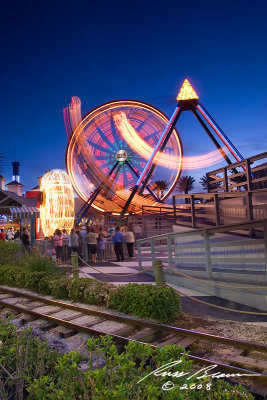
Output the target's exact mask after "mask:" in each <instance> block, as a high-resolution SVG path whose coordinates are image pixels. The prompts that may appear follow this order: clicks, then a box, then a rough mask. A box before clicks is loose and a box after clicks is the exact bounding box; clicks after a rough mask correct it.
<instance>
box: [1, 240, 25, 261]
mask: <svg viewBox="0 0 267 400" xmlns="http://www.w3.org/2000/svg"><path fill="white" fill-rule="evenodd" d="M20 254H21V246H20V245H19V244H18V243H14V242H2V241H0V265H1V264H8V263H12V262H15V261H16V260H18V259H19V257H20Z"/></svg>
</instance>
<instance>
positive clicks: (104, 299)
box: [84, 279, 114, 305]
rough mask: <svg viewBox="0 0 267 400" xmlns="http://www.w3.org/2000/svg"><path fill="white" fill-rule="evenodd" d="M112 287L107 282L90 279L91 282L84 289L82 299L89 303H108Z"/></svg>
mask: <svg viewBox="0 0 267 400" xmlns="http://www.w3.org/2000/svg"><path fill="white" fill-rule="evenodd" d="M113 288H114V286H113V285H111V284H110V283H107V282H99V281H97V280H95V279H92V282H90V284H89V285H88V287H87V288H86V289H85V291H84V301H85V302H86V303H89V304H106V305H108V301H109V293H110V292H111V290H112V289H113Z"/></svg>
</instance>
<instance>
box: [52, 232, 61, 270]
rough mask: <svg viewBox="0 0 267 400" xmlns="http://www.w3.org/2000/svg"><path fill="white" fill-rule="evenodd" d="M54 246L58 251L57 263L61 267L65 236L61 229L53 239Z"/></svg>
mask: <svg viewBox="0 0 267 400" xmlns="http://www.w3.org/2000/svg"><path fill="white" fill-rule="evenodd" d="M53 244H54V247H55V250H56V257H57V263H58V265H59V264H61V260H62V249H63V235H62V232H61V230H60V229H57V230H56V232H55V236H54V237H53Z"/></svg>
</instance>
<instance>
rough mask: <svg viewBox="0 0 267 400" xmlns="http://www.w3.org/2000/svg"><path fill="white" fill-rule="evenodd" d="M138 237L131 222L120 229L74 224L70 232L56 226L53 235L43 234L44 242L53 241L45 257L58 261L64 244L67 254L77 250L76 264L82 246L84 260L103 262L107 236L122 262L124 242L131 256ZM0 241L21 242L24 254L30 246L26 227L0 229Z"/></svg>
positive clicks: (139, 235) (138, 233)
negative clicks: (45, 235)
mask: <svg viewBox="0 0 267 400" xmlns="http://www.w3.org/2000/svg"><path fill="white" fill-rule="evenodd" d="M140 237H141V229H140V227H138V226H137V227H136V226H135V230H134V229H133V227H132V225H131V224H129V225H128V226H127V227H122V228H120V227H119V226H117V225H116V226H115V227H113V228H108V227H107V226H105V225H98V224H93V225H91V226H88V225H82V226H80V225H75V227H74V228H73V229H71V231H70V232H69V234H68V233H67V231H66V230H65V229H63V230H60V229H56V230H55V232H54V234H53V236H52V237H45V240H47V241H51V240H52V246H49V247H48V246H47V248H46V250H45V256H46V257H48V258H52V259H53V260H55V261H57V263H58V264H61V263H62V259H63V246H67V247H68V254H67V255H68V256H70V255H71V253H72V252H76V253H78V256H79V264H81V263H82V261H81V259H82V257H83V258H85V254H84V253H85V251H84V249H85V248H86V250H87V259H90V260H91V261H92V263H96V261H97V260H98V261H104V255H105V247H106V241H107V240H108V239H109V240H110V241H112V243H113V247H114V252H115V254H116V258H117V261H124V259H125V254H124V253H125V251H124V246H123V244H124V243H125V244H126V247H127V252H128V256H129V257H134V249H135V242H136V240H138V239H140ZM0 240H1V241H6V240H7V241H18V242H21V243H22V244H23V246H24V249H25V251H26V252H27V253H29V252H30V249H31V246H30V236H29V230H28V228H23V229H22V231H21V232H20V231H19V230H17V231H14V230H13V229H12V228H11V229H8V230H7V231H5V230H4V229H0Z"/></svg>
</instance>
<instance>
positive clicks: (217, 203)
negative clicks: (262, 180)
mask: <svg viewBox="0 0 267 400" xmlns="http://www.w3.org/2000/svg"><path fill="white" fill-rule="evenodd" d="M178 199H179V200H182V199H184V200H185V201H186V202H185V203H183V204H178V203H177V200H178ZM173 205H174V214H175V221H176V223H178V224H179V223H184V224H187V225H190V226H192V228H196V227H197V226H199V227H200V226H202V227H203V226H207V225H216V226H220V225H226V224H227V225H230V224H234V223H241V222H250V221H253V220H259V219H264V218H267V189H262V190H260V191H247V192H245V191H243V192H234V193H199V194H188V195H175V196H173Z"/></svg>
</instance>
